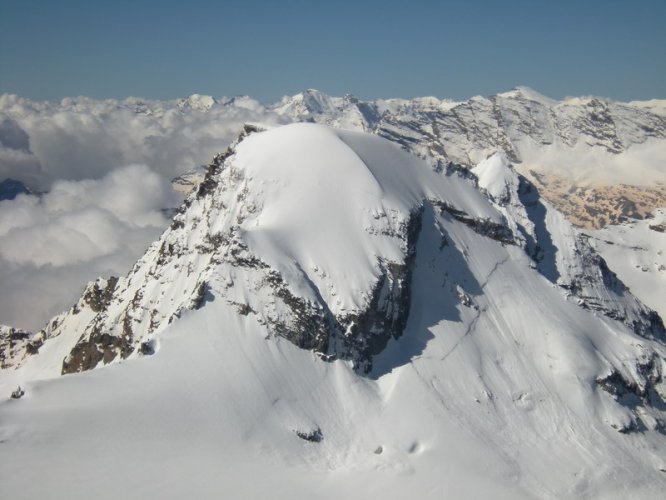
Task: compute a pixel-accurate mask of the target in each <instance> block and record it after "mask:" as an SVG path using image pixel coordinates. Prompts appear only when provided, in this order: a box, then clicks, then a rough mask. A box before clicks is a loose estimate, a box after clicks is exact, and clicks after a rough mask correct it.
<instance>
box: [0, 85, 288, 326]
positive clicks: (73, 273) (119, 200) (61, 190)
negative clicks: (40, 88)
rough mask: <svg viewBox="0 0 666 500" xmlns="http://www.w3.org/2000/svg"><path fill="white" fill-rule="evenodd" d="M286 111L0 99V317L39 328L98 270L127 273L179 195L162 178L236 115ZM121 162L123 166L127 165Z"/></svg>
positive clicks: (235, 104) (186, 163) (205, 102)
mask: <svg viewBox="0 0 666 500" xmlns="http://www.w3.org/2000/svg"><path fill="white" fill-rule="evenodd" d="M284 121H285V119H284V118H280V117H278V116H277V115H276V114H275V113H273V112H272V111H270V110H267V109H266V108H265V107H264V106H263V105H262V104H260V103H259V102H257V101H254V100H252V99H249V98H244V97H243V98H235V99H220V100H213V99H212V98H210V97H206V96H196V95H195V96H192V97H190V98H187V99H182V100H179V101H150V100H142V99H136V98H129V99H126V100H123V101H116V100H105V101H97V100H93V99H88V98H85V97H81V98H74V99H71V98H68V99H63V100H62V101H60V102H57V103H54V102H36V101H31V100H29V99H23V98H21V97H18V96H15V95H2V96H0V181H2V180H3V179H5V178H13V179H16V180H19V181H21V182H23V183H25V184H26V185H27V186H28V187H29V188H31V189H32V190H33V191H46V192H47V193H46V194H44V195H43V196H41V197H39V198H38V197H32V196H19V197H18V198H17V199H16V200H13V201H3V202H0V324H7V325H11V326H18V327H23V328H27V329H32V330H37V329H40V328H42V327H43V326H44V324H45V323H46V321H48V320H49V319H50V318H51V317H52V316H53V315H55V314H58V313H60V312H62V311H63V310H65V309H67V308H69V307H70V306H71V305H72V304H73V303H74V302H75V301H76V300H77V299H78V297H79V296H80V293H81V291H82V289H83V287H84V286H85V284H86V283H87V282H88V281H90V280H93V279H95V278H96V277H97V276H110V275H125V274H126V273H127V271H129V269H130V268H131V266H132V265H133V264H134V262H135V261H136V259H137V258H138V257H140V256H141V254H142V253H143V252H144V250H145V249H146V248H147V246H148V245H149V244H150V243H151V242H152V241H154V240H155V239H156V238H157V237H158V236H159V234H160V233H161V232H162V230H163V229H164V228H165V227H166V226H167V224H168V220H167V218H166V217H165V216H164V215H163V214H162V212H161V211H160V210H161V209H163V208H166V207H173V206H176V205H177V204H178V201H179V200H178V199H177V198H176V195H175V194H174V193H173V191H172V190H171V187H170V185H169V180H170V179H171V178H173V177H175V176H177V175H180V174H182V173H183V172H186V171H188V170H192V169H193V168H196V167H198V166H200V165H203V164H207V163H208V162H209V161H210V160H211V159H212V158H213V156H214V155H215V154H216V153H217V152H219V151H223V150H224V149H225V148H226V147H227V146H228V144H229V143H231V142H232V141H233V140H234V139H235V138H236V136H237V135H238V133H239V131H240V129H241V127H242V125H243V124H244V123H246V122H262V123H266V124H269V125H270V124H277V123H281V122H284ZM128 165H130V166H128Z"/></svg>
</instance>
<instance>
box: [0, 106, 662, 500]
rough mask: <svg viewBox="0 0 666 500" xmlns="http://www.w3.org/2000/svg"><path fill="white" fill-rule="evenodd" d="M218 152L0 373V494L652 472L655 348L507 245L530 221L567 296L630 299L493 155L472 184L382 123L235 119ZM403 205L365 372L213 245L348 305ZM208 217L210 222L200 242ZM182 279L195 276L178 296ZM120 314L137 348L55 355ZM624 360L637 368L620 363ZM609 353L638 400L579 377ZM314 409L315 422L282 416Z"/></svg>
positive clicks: (506, 489)
mask: <svg viewBox="0 0 666 500" xmlns="http://www.w3.org/2000/svg"><path fill="white" fill-rule="evenodd" d="M197 104H205V101H200V100H199V101H197ZM230 153H231V154H230V155H229V156H228V157H227V158H226V159H225V161H224V165H223V166H222V168H221V170H220V172H219V173H218V174H216V175H217V184H215V185H214V187H213V188H211V189H212V191H211V192H210V193H208V194H205V195H201V196H199V195H197V193H192V194H191V195H190V197H189V198H188V205H187V207H186V209H185V210H184V211H183V213H181V214H179V215H178V216H176V218H175V219H174V224H172V227H171V228H169V229H167V230H166V231H165V233H164V234H163V235H162V237H161V239H160V240H159V241H158V242H156V243H154V244H153V245H152V246H151V248H150V249H149V250H148V251H147V253H146V254H145V255H144V256H143V257H142V258H141V259H140V260H139V262H137V264H136V265H135V267H134V268H133V270H132V271H131V272H130V274H129V275H128V276H127V277H125V278H121V279H120V281H119V282H118V284H117V286H116V288H115V291H114V292H113V297H112V299H111V300H110V302H109V305H108V307H107V309H106V310H104V311H102V312H101V313H99V314H96V313H94V312H93V311H92V310H91V308H90V307H89V306H87V305H86V302H85V300H83V299H81V301H80V302H79V303H78V305H77V306H78V307H77V308H75V309H72V310H70V311H69V312H67V313H65V314H63V315H62V316H61V317H58V318H56V319H55V320H54V321H53V322H51V323H50V325H49V328H48V329H47V330H46V331H45V332H43V335H45V336H46V337H48V339H47V340H46V342H45V343H44V345H43V346H42V347H41V348H40V352H39V354H37V355H34V356H30V357H29V358H28V359H26V360H23V361H22V362H21V363H19V364H20V366H19V367H18V369H10V370H3V371H2V372H0V391H2V393H1V394H3V395H6V396H5V397H8V396H9V393H10V392H11V391H12V390H14V389H15V388H16V386H17V385H19V384H20V385H21V386H22V387H24V388H25V391H26V394H25V395H24V396H23V397H22V398H21V399H18V400H14V399H5V400H3V401H2V402H0V463H1V464H2V467H0V497H2V498H62V499H76V498H90V497H91V495H94V496H95V497H96V498H137V499H138V498H148V497H150V498H183V497H184V496H189V497H192V498H220V497H242V498H294V497H296V498H340V497H346V498H359V499H360V498H385V499H393V498H395V499H398V498H433V499H440V498H443V497H447V496H448V497H452V498H487V497H490V498H511V499H513V498H627V497H631V498H656V497H658V496H659V495H660V494H661V493H662V492H663V491H664V488H666V474H664V472H663V470H665V469H666V458H665V457H666V452H665V450H666V437H665V436H664V434H663V419H664V408H663V407H664V403H663V398H664V393H665V392H664V388H663V381H662V380H661V378H660V377H656V376H655V377H654V379H655V380H654V381H652V382H651V381H650V380H649V378H650V376H653V375H654V374H655V373H657V374H661V373H663V372H664V371H665V370H666V366H665V363H664V356H665V354H666V349H665V348H664V346H663V343H662V342H660V341H657V340H651V339H648V338H645V337H642V336H639V335H638V334H637V333H635V332H634V331H632V330H631V329H630V328H629V327H628V326H627V324H625V323H623V322H621V321H618V320H614V319H611V318H610V317H608V316H607V315H605V314H603V313H602V310H601V309H600V310H598V311H592V310H589V309H586V308H584V307H581V305H580V303H579V301H578V300H577V298H576V297H575V296H573V297H572V296H569V297H567V295H570V294H569V292H566V291H564V290H563V289H562V288H561V287H559V286H558V285H557V284H556V283H555V282H554V278H555V277H554V276H553V275H551V273H550V272H548V271H547V270H546V269H545V267H544V266H545V264H544V263H543V262H540V263H538V264H535V262H534V261H533V259H532V258H530V257H529V256H528V252H527V251H526V249H525V248H524V246H523V245H527V243H525V242H526V241H527V240H529V239H530V238H540V237H541V236H542V235H543V231H548V232H549V234H550V236H551V240H550V241H551V247H552V248H551V247H548V248H546V250H545V252H544V253H545V257H544V262H545V261H549V262H551V261H552V262H551V265H552V266H554V269H555V271H553V273H555V272H556V273H557V274H558V275H559V280H558V282H560V283H563V284H565V285H566V284H568V283H570V282H571V280H573V279H574V278H575V277H576V276H577V273H578V272H579V271H580V272H585V273H587V274H586V275H587V276H590V277H591V278H590V280H589V282H586V286H587V287H588V288H587V289H586V294H587V296H595V297H597V298H599V300H601V299H604V300H605V301H606V302H603V303H604V304H606V306H607V307H611V308H616V309H617V308H623V309H622V310H623V311H624V312H625V313H626V314H628V315H629V319H630V320H631V319H632V318H634V316H631V314H639V313H640V310H639V309H640V306H639V305H637V304H638V303H637V302H635V299H633V296H631V294H629V293H623V294H622V295H614V294H613V293H614V292H613V290H610V289H607V288H604V286H605V285H603V284H602V281H601V279H600V278H597V277H595V276H594V275H593V273H592V270H593V268H588V267H586V266H590V265H591V264H590V263H589V262H588V261H587V260H583V257H585V256H590V255H592V254H589V253H586V252H588V249H587V247H585V246H584V245H583V244H582V243H581V242H580V241H579V239H578V238H579V236H580V235H579V234H578V233H577V231H576V230H575V229H574V228H572V227H571V226H570V225H568V223H567V222H566V221H564V220H563V218H561V217H558V214H557V213H554V212H553V211H552V209H551V208H549V207H548V206H543V214H541V212H539V213H540V214H541V215H542V216H543V220H541V219H537V218H535V217H534V214H533V213H532V212H530V210H532V209H529V208H526V207H525V206H522V205H520V203H519V201H520V200H519V199H518V192H517V190H518V185H517V183H516V177H515V175H516V174H515V172H513V171H512V170H511V169H510V167H509V165H508V162H507V161H506V159H505V158H502V157H495V158H491V159H489V160H488V162H486V163H485V164H483V165H480V166H479V167H478V170H477V173H478V174H479V182H480V184H481V187H484V188H485V189H486V190H487V191H488V193H489V194H491V195H492V197H491V201H488V200H486V199H485V198H484V197H483V195H482V194H481V193H480V191H478V190H477V189H476V188H475V187H474V186H473V185H472V183H470V182H467V181H466V180H465V179H463V178H461V177H458V176H457V175H456V174H449V175H444V174H438V173H435V172H434V171H432V170H430V168H429V167H428V165H427V164H426V163H425V162H422V161H421V160H419V159H417V158H414V157H411V156H409V155H408V154H407V153H405V152H404V151H402V150H401V149H400V148H399V147H397V146H396V145H394V144H392V143H389V142H388V141H385V140H384V139H380V138H377V137H374V136H370V135H365V134H360V133H354V132H343V131H339V130H335V129H331V128H328V127H324V126H319V125H312V124H297V125H290V126H285V127H281V128H277V129H273V130H269V131H267V132H260V133H254V134H252V135H250V136H249V137H247V138H245V139H244V140H243V141H242V142H240V144H239V145H238V146H236V147H235V149H233V150H232V151H231V152H230ZM205 183H206V181H204V184H205ZM494 193H495V194H498V195H501V196H499V197H497V198H496V197H495V194H494ZM444 202H446V203H448V204H449V205H450V206H452V207H453V208H455V210H457V211H459V212H464V213H465V214H466V215H467V216H468V217H469V218H471V219H473V220H475V221H483V220H486V221H491V222H494V223H495V224H502V223H505V222H506V224H507V225H508V227H509V228H510V229H511V230H512V232H513V233H514V236H515V237H516V240H517V241H518V244H515V245H514V244H507V243H502V242H500V241H496V240H495V239H492V238H490V237H489V236H488V235H486V234H483V233H480V232H479V231H478V230H474V229H473V227H472V226H473V225H472V224H467V223H463V222H461V221H460V220H458V219H456V218H455V217H453V216H451V214H450V213H449V212H446V211H440V210H439V209H438V206H439V205H438V203H444ZM415 210H422V215H421V217H422V219H421V230H420V233H419V236H418V240H417V243H416V248H415V250H416V253H415V261H414V263H413V265H414V269H413V274H412V276H411V290H412V292H411V299H410V302H411V307H410V314H409V318H408V321H407V325H406V328H405V331H404V333H403V335H402V336H401V337H400V338H399V339H391V340H390V341H389V343H388V345H387V346H386V348H385V349H384V351H383V352H381V353H380V354H379V355H377V356H376V357H375V358H374V364H373V369H372V371H371V372H370V373H368V374H366V375H362V374H360V373H359V372H358V371H355V370H354V369H353V368H352V366H351V363H350V362H349V361H345V360H342V359H339V360H336V361H328V362H327V361H324V360H322V359H321V357H320V356H318V355H316V354H315V353H313V352H311V351H309V350H305V349H299V348H297V347H295V346H294V345H293V344H292V343H290V342H289V341H288V340H286V339H285V338H281V337H280V336H278V335H274V334H273V332H271V328H270V326H269V325H270V320H271V319H273V318H275V317H281V315H284V314H287V312H288V311H287V309H286V308H285V307H284V304H282V303H281V302H280V301H279V300H277V299H276V297H275V296H274V294H273V293H272V291H271V290H270V288H269V287H268V286H266V283H265V281H262V280H263V279H264V278H263V277H262V276H263V275H262V274H261V273H263V272H264V271H265V270H264V269H262V268H261V267H256V266H255V267H247V266H245V267H244V266H242V265H238V264H234V262H235V261H234V258H237V257H238V255H240V256H241V257H244V258H246V259H249V258H250V257H252V256H254V257H258V258H260V259H261V260H262V261H263V262H265V263H266V264H267V265H268V266H270V268H271V269H277V270H279V271H280V273H281V274H282V276H283V277H284V280H285V282H286V283H287V285H288V289H289V290H290V292H291V293H292V294H294V295H295V296H298V297H303V298H305V299H307V300H311V301H315V302H316V303H317V304H320V305H321V306H322V307H323V306H326V307H328V308H329V309H330V310H331V311H332V312H333V313H334V314H337V313H340V314H343V313H345V312H349V310H350V309H351V310H357V311H358V310H362V309H363V308H364V307H367V306H368V300H369V298H368V293H369V291H370V290H371V288H372V285H373V282H374V281H373V280H375V279H376V278H377V276H378V273H379V266H378V261H379V260H382V259H384V260H388V261H393V262H397V263H399V262H401V261H403V260H404V259H405V258H406V252H407V248H405V240H404V238H403V237H401V236H400V235H401V231H403V230H404V226H403V224H404V223H405V221H407V220H408V219H409V217H410V215H411V214H413V213H414V211H415ZM507 218H510V220H506V219H507ZM532 220H534V221H536V222H534V223H532V224H531V225H530V224H527V222H526V221H532ZM176 223H178V224H176ZM180 224H182V225H180ZM519 224H520V225H521V227H523V232H522V233H520V234H518V230H517V228H518V227H519ZM219 234H225V235H228V240H229V241H227V242H225V243H223V244H222V245H221V246H219V247H214V245H213V246H211V244H210V243H209V239H210V237H211V236H215V235H219ZM540 235H541V236H540ZM168 245H172V248H173V250H172V251H170V253H168V254H165V253H164V251H163V249H164V248H166V247H168ZM245 247H246V248H245ZM232 250H234V251H232ZM234 252H235V253H234ZM549 252H550V253H549ZM540 266H541V267H540ZM594 269H596V268H594ZM201 280H205V282H206V283H208V284H209V285H210V290H209V292H210V296H207V300H206V301H205V303H204V304H203V307H200V308H198V309H197V308H193V307H191V306H187V304H189V301H190V296H191V294H193V293H195V292H196V290H197V288H198V285H199V284H200V283H201V282H202V281H201ZM595 280H596V281H595ZM98 284H99V286H100V287H102V288H103V287H104V286H106V284H107V282H105V281H101V282H99V283H98ZM139 291H140V292H141V293H140V294H139V293H137V292H139ZM595 294H596V295H595ZM580 300H582V299H580ZM239 303H242V304H247V305H249V307H250V309H251V312H249V313H248V312H247V310H246V311H245V312H243V313H242V312H240V311H239V309H238V305H239ZM614 310H615V309H614ZM632 311H633V312H632ZM636 311H638V312H636ZM176 313H177V314H176ZM127 318H129V319H130V320H131V321H130V324H131V325H132V329H133V332H134V334H135V335H136V342H137V343H138V342H140V341H150V342H152V346H153V347H154V348H155V351H156V352H155V354H154V355H152V356H142V355H139V354H138V353H137V352H135V353H134V354H132V355H131V356H130V357H129V358H127V359H126V360H123V361H121V362H119V358H116V359H115V361H114V362H113V363H111V364H109V365H108V366H104V367H102V366H101V365H100V367H99V368H97V369H94V370H92V371H89V372H85V373H81V374H74V375H65V376H62V377H59V376H58V375H59V370H60V367H61V365H62V360H63V358H64V357H66V356H67V354H66V353H67V352H69V351H70V350H71V348H72V347H73V346H74V344H76V343H77V342H78V341H79V339H85V338H87V337H86V335H92V334H93V333H94V332H93V330H94V328H92V327H100V328H103V329H105V331H107V330H106V329H108V332H109V333H110V334H111V335H120V334H121V330H122V328H121V324H123V320H124V319H127ZM635 318H639V316H635ZM94 321H97V322H96V323H95V322H94ZM648 362H650V363H652V365H651V366H652V368H651V370H652V371H651V372H650V373H647V372H645V371H641V368H640V366H643V365H645V364H646V363H648ZM611 373H616V374H617V376H618V377H621V378H622V379H623V380H624V381H625V382H626V383H627V384H628V385H631V386H633V387H637V388H648V389H649V390H651V391H653V392H654V393H653V394H651V396H650V397H652V398H653V399H652V401H653V402H654V403H653V404H652V405H650V404H647V403H645V401H643V400H641V399H640V398H639V397H638V396H635V395H634V398H633V399H632V394H633V393H631V394H629V395H628V396H627V398H628V399H624V400H622V401H618V400H617V399H616V398H615V397H613V396H612V395H611V394H609V393H608V392H606V391H604V390H601V389H600V386H599V384H598V383H597V382H596V381H597V379H598V378H603V377H606V376H608V375H610V374H611ZM657 379H658V380H657ZM651 384H652V385H651ZM660 422H661V423H660ZM636 426H637V428H640V429H641V432H635V431H632V429H634V428H635V427H636ZM660 426H662V427H661V429H662V431H659V429H660ZM317 429H319V430H320V431H321V433H322V436H323V439H322V440H321V441H320V442H309V441H306V440H304V439H301V438H299V437H298V436H297V434H296V432H297V431H298V432H302V433H310V432H313V431H316V430H317ZM619 430H622V431H623V432H619Z"/></svg>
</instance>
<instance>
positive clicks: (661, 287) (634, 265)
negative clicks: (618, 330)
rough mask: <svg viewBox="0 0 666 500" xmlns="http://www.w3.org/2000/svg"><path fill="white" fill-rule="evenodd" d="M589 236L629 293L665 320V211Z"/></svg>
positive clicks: (607, 228)
mask: <svg viewBox="0 0 666 500" xmlns="http://www.w3.org/2000/svg"><path fill="white" fill-rule="evenodd" d="M590 234H591V235H592V237H593V242H594V245H595V247H596V248H597V249H598V250H599V252H600V253H601V255H602V256H603V258H604V259H606V261H607V262H608V265H609V266H610V267H611V268H612V269H613V270H614V271H615V272H616V273H617V274H618V276H619V277H620V279H621V280H622V281H623V282H624V283H625V284H626V285H627V286H628V287H629V289H630V290H631V291H632V293H633V294H634V295H636V296H637V297H639V298H640V300H641V301H642V302H643V303H644V304H646V305H648V306H649V307H651V308H652V309H654V310H655V311H657V312H658V313H659V314H660V315H661V317H662V318H666V210H664V209H662V210H655V212H654V214H653V216H652V217H650V218H647V219H645V220H642V221H634V222H629V223H625V224H620V225H613V226H606V227H605V228H603V229H601V230H599V231H595V232H592V233H590Z"/></svg>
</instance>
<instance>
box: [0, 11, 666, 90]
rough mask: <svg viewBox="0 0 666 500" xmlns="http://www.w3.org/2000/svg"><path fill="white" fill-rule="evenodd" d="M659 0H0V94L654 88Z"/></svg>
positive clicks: (665, 35)
mask: <svg viewBox="0 0 666 500" xmlns="http://www.w3.org/2000/svg"><path fill="white" fill-rule="evenodd" d="M665 20H666V1H664V0H659V1H654V0H632V1H628V0H603V1H601V0H585V1H581V0H579V1H569V0H560V1H545V0H543V1H542V0H524V1H523V0H505V1H501V0H495V1H490V0H487V1H481V0H466V1H462V0H461V1H443V0H442V1H429V0H422V1H418V0H413V1H411V2H407V1H396V0H383V1H374V0H367V1H363V0H357V1H356V2H351V1H333V0H329V1H315V0H311V1H298V0H282V1H279V0H274V1H258V0H243V1H234V0H230V1H224V0H222V1H217V2H213V1H204V0H200V1H196V0H190V1H187V2H185V1H172V0H161V1H146V0H133V1H126V0H114V1H101V0H86V1H80V0H57V1H56V0H0V93H5V92H10V93H16V94H19V95H22V96H25V97H31V98H37V99H59V98H62V97H64V96H75V95H88V96H91V97H96V98H105V97H115V98H122V97H126V96H129V95H134V96H141V97H148V98H159V99H164V98H175V97H182V96H186V95H189V94H192V93H202V94H211V95H214V96H223V95H227V96H232V95H240V94H247V95H250V96H252V97H255V98H257V99H259V100H262V101H272V100H275V99H277V98H279V97H280V96H282V95H285V94H294V93H297V92H299V91H301V90H303V89H305V88H317V89H320V90H322V91H324V92H326V93H329V94H332V95H342V94H345V93H352V94H354V95H356V96H358V97H360V98H364V99H368V98H376V97H414V96H420V95H435V96H437V97H441V98H444V97H449V98H453V99H465V98H468V97H470V96H472V95H476V94H482V95H490V94H493V93H497V92H501V91H505V90H509V89H510V88H512V87H514V86H517V85H527V86H530V87H532V88H534V89H535V90H538V91H540V92H541V93H543V94H546V95H548V96H551V97H554V98H561V97H564V96H567V95H589V94H594V95H600V96H605V97H610V98H614V99H619V100H631V99H648V98H666V62H665V61H666V30H665V29H664V21H665Z"/></svg>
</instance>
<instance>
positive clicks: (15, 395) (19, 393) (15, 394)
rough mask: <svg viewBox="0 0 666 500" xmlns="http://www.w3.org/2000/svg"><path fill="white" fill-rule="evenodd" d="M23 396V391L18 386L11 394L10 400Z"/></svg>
mask: <svg viewBox="0 0 666 500" xmlns="http://www.w3.org/2000/svg"><path fill="white" fill-rule="evenodd" d="M24 395H25V391H24V390H23V389H22V388H21V386H20V385H19V386H18V387H17V388H16V390H15V391H13V392H12V394H11V398H12V399H21V398H22V397H23V396H24Z"/></svg>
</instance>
